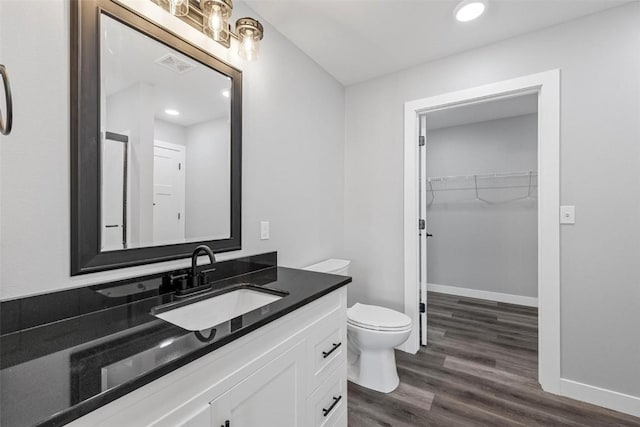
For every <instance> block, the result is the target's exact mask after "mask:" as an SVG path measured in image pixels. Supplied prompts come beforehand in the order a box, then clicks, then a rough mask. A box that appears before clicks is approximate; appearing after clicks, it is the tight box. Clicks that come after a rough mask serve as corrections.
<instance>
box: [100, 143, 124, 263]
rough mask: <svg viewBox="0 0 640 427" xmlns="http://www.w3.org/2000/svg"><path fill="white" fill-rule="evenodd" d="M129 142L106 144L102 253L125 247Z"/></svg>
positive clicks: (103, 154) (103, 152)
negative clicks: (127, 146)
mask: <svg viewBox="0 0 640 427" xmlns="http://www.w3.org/2000/svg"><path fill="white" fill-rule="evenodd" d="M125 155H126V142H122V141H115V140H111V139H106V138H105V139H103V141H102V171H101V173H102V177H101V179H102V192H101V194H102V200H101V204H102V206H101V215H102V236H101V240H100V242H101V246H102V250H106V251H109V250H117V249H123V248H124V235H123V233H124V221H125V219H124V203H125V199H124V198H125V187H124V185H125V170H124V168H125Z"/></svg>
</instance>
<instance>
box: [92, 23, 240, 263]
mask: <svg viewBox="0 0 640 427" xmlns="http://www.w3.org/2000/svg"><path fill="white" fill-rule="evenodd" d="M101 38H102V40H101V43H100V45H101V48H100V50H101V52H100V57H101V65H100V67H101V109H100V110H101V120H100V123H101V130H102V133H101V134H102V140H101V167H102V170H101V172H100V175H101V192H102V193H101V230H102V232H101V248H102V251H113V250H121V249H128V248H138V247H147V246H158V245H167V244H175V243H184V242H192V241H201V240H219V239H227V238H229V237H230V219H231V206H230V201H231V184H230V182H231V179H230V177H231V171H230V156H231V153H230V147H231V141H230V137H231V133H230V111H231V109H230V107H231V97H230V94H231V79H230V78H229V77H227V76H225V75H223V74H221V73H219V72H218V71H216V70H214V69H212V68H209V67H207V66H206V65H203V64H201V63H199V62H197V61H194V60H193V59H191V58H189V57H187V56H185V55H183V54H181V53H179V52H178V51H176V50H174V49H172V48H170V47H168V46H166V45H164V44H162V43H160V42H158V41H156V40H154V39H152V38H150V37H148V36H146V35H144V34H142V33H139V32H138V31H136V30H135V29H132V28H130V27H128V26H126V25H125V24H122V23H120V22H119V21H116V20H114V19H112V18H110V17H108V16H106V15H102V16H101Z"/></svg>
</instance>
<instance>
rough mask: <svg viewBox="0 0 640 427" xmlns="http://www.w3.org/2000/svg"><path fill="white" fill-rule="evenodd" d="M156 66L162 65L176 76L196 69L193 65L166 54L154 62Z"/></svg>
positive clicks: (171, 54)
mask: <svg viewBox="0 0 640 427" xmlns="http://www.w3.org/2000/svg"><path fill="white" fill-rule="evenodd" d="M154 62H155V63H156V64H159V65H162V66H163V67H165V68H168V69H170V70H172V71H175V72H176V73H178V74H184V73H186V72H187V71H191V70H193V69H194V68H196V66H195V64H192V63H190V62H187V61H185V60H184V59H182V58H180V57H179V56H177V55H175V54H173V53H167V54H166V55H164V56H161V57H160V58H158V59H156V60H155V61H154Z"/></svg>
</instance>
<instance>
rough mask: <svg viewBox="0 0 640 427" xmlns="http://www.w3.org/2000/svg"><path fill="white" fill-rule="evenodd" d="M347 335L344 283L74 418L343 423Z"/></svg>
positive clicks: (203, 425)
mask: <svg viewBox="0 0 640 427" xmlns="http://www.w3.org/2000/svg"><path fill="white" fill-rule="evenodd" d="M346 338H347V331H346V287H343V288H340V289H338V290H336V291H333V292H331V293H330V294H328V295H325V296H323V297H321V298H319V299H318V300H316V301H313V302H311V303H309V304H308V305H306V306H304V307H301V308H299V309H297V310H295V311H293V312H291V313H289V314H287V315H285V316H283V317H282V318H280V319H278V320H275V321H273V322H271V323H269V324H267V325H265V326H263V327H261V328H259V329H257V330H255V331H253V332H251V333H249V334H247V335H245V336H244V337H242V338H239V339H237V340H236V341H233V342H231V343H229V344H227V345H225V346H223V347H221V348H219V349H218V350H215V351H213V352H211V353H209V354H207V355H205V356H203V357H201V358H199V359H197V360H195V361H193V362H191V363H189V364H188V365H186V366H183V367H181V368H178V369H176V370H175V371H173V372H171V373H169V374H167V375H165V376H163V377H161V378H159V379H157V380H155V381H153V382H151V383H149V384H147V385H145V386H143V387H141V388H139V389H137V390H135V391H133V392H131V393H129V394H127V395H126V396H123V397H121V398H119V399H117V400H115V401H114V402H111V403H109V404H107V405H105V406H103V407H101V408H99V409H97V410H95V411H93V412H91V413H89V414H87V415H85V416H84V417H82V418H79V419H77V420H75V421H74V422H72V423H71V424H70V425H71V426H75V427H78V426H95V425H98V426H114V425H119V426H136V427H138V426H140V427H141V426H154V427H169V426H171V427H176V426H182V427H227V423H228V426H229V427H254V426H260V427H270V426H273V427H295V426H297V427H313V426H326V427H329V426H346V425H347V378H346V377H347V375H346V374H347V372H346V352H347V341H346Z"/></svg>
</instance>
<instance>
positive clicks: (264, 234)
mask: <svg viewBox="0 0 640 427" xmlns="http://www.w3.org/2000/svg"><path fill="white" fill-rule="evenodd" d="M260 240H269V221H260Z"/></svg>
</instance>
